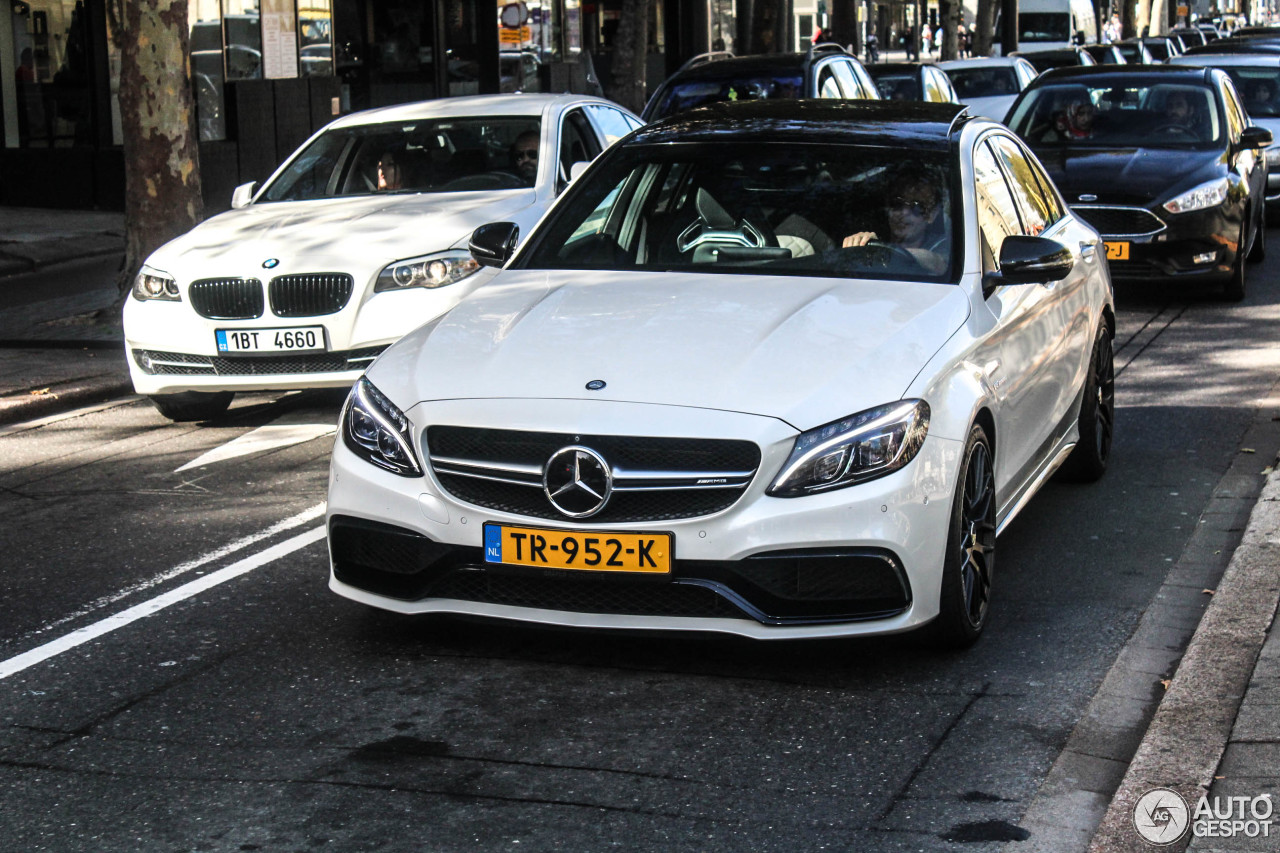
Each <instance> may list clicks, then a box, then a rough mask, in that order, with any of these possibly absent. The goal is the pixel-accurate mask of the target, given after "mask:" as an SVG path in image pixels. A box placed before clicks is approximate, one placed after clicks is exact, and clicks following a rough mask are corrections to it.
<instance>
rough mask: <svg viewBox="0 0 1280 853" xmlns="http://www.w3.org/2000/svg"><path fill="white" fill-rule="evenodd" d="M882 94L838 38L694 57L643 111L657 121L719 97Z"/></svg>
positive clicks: (872, 97)
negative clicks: (792, 48) (787, 48)
mask: <svg viewBox="0 0 1280 853" xmlns="http://www.w3.org/2000/svg"><path fill="white" fill-rule="evenodd" d="M879 97H880V94H879V91H878V90H877V89H876V84H875V83H874V82H872V80H871V78H870V77H868V76H867V71H866V69H865V68H864V67H863V65H862V63H861V62H859V61H858V58H857V57H855V56H853V55H852V54H850V53H848V52H847V51H846V50H845V49H844V48H843V47H841V46H840V45H838V44H817V45H814V46H813V47H811V48H809V50H808V51H807V52H805V53H775V54H768V55H762V56H739V57H726V56H724V55H723V54H722V53H721V54H709V55H706V56H704V57H694V59H693V60H690V61H689V62H687V63H685V65H684V66H683V67H682V68H680V70H678V71H677V72H676V73H675V74H672V75H671V76H670V77H668V78H667V80H666V81H665V82H664V83H663V84H662V85H661V86H659V87H658V89H657V91H655V92H654V93H653V96H652V97H651V98H649V103H648V104H646V105H645V108H644V112H643V113H641V115H643V116H644V120H645V121H655V120H657V119H660V118H666V117H667V116H670V115H675V114H676V113H678V112H683V111H684V110H690V109H693V108H694V107H700V106H704V105H706V104H714V103H717V102H719V101H758V100H774V99H778V98H785V99H795V98H854V99H860V100H876V99H878V98H879Z"/></svg>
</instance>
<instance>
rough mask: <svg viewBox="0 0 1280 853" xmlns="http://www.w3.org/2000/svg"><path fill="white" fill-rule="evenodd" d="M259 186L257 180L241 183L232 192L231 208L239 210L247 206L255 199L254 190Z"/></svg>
mask: <svg viewBox="0 0 1280 853" xmlns="http://www.w3.org/2000/svg"><path fill="white" fill-rule="evenodd" d="M257 188H258V182H257V181H250V182H249V183H247V184H241V185H240V186H238V187H236V188H235V190H234V191H232V193H231V209H232V210H239V209H240V208H242V207H247V206H248V204H249V202H251V201H253V191H254V190H256V189H257Z"/></svg>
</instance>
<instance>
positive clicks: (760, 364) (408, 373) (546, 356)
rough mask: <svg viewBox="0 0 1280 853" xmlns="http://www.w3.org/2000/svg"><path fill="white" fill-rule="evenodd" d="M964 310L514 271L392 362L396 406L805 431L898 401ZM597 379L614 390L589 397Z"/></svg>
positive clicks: (909, 292) (637, 275) (664, 276)
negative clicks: (708, 414) (647, 409)
mask: <svg viewBox="0 0 1280 853" xmlns="http://www.w3.org/2000/svg"><path fill="white" fill-rule="evenodd" d="M968 314H969V301H968V298H967V296H966V295H965V292H964V291H963V290H962V289H961V288H959V287H957V286H955V285H943V284H923V283H909V282H886V281H880V282H876V281H859V280H846V279H826V278H806V277H766V276H751V275H706V274H684V273H652V272H628V273H619V272H608V273H601V272H594V271H571V272H566V271H554V272H546V271H533V270H521V271H508V272H505V273H503V274H501V275H499V276H498V277H497V278H496V279H494V281H492V282H490V283H489V284H486V285H484V286H482V287H480V288H479V289H477V290H476V291H475V292H474V293H472V294H471V295H470V296H469V297H468V298H466V299H464V300H463V301H462V302H461V303H460V304H459V305H458V306H457V307H456V308H454V309H453V310H452V311H450V312H449V313H448V314H446V315H444V316H443V317H442V318H440V319H439V320H437V321H435V322H432V323H429V324H427V325H426V326H423V327H421V328H419V329H417V330H415V331H413V332H411V333H409V335H407V336H406V337H405V338H404V339H403V340H402V341H401V342H400V343H399V344H397V345H396V346H393V347H392V348H391V349H389V350H387V352H386V353H384V354H383V356H382V358H381V359H379V360H378V361H377V362H376V363H375V364H374V366H373V367H372V368H371V369H370V371H369V378H370V379H371V381H373V382H374V383H375V384H376V385H378V386H379V387H380V388H382V390H383V391H384V392H385V393H387V394H388V395H389V396H390V397H391V398H392V399H394V400H396V401H397V402H398V403H399V404H400V405H401V406H402V407H404V408H408V407H410V406H412V405H415V404H416V403H418V402H422V401H429V400H446V399H460V398H539V399H546V398H553V399H584V400H611V401H627V402H640V403H651V404H659V405H671V406H688V407H697V408H706V409H717V410H723V411H735V412H745V413H749V414H756V415H766V416H771V417H777V418H780V419H782V420H784V421H786V422H788V423H790V424H791V425H793V426H795V427H797V428H799V429H807V428H810V427H812V426H815V425H818V424H822V423H826V422H828V421H832V420H836V419H838V418H841V417H844V416H845V415H848V414H851V413H854V412H857V411H861V410H862V409H865V408H869V407H871V406H875V405H880V404H882V403H886V402H892V401H894V400H898V399H901V397H902V395H903V394H904V393H905V392H906V389H907V388H908V386H909V385H910V384H911V382H912V380H913V379H915V377H916V376H917V374H918V373H919V372H920V370H921V369H922V368H923V367H924V365H925V363H926V362H927V361H928V360H929V358H930V357H931V356H933V355H934V353H935V352H937V350H938V349H939V347H941V346H942V344H943V343H944V342H945V341H946V340H947V339H948V338H949V337H950V336H951V335H952V334H954V333H955V331H956V330H957V329H958V328H959V327H960V326H961V324H962V323H963V322H964V321H965V319H966V317H967V316H968ZM592 380H601V381H603V382H605V383H606V385H605V388H604V389H602V390H599V391H588V390H586V387H585V386H586V385H587V383H588V382H591V381H592Z"/></svg>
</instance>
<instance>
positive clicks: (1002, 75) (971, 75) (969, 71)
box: [947, 66, 1018, 98]
mask: <svg viewBox="0 0 1280 853" xmlns="http://www.w3.org/2000/svg"><path fill="white" fill-rule="evenodd" d="M947 76H948V77H950V78H951V85H953V86H955V87H956V94H957V95H959V96H960V97H961V98H995V97H999V96H1001V95H1016V94H1018V79H1017V77H1016V76H1015V75H1014V73H1013V69H1012V68H1010V67H1008V66H994V67H991V68H956V69H954V70H953V69H947Z"/></svg>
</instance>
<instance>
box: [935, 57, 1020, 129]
mask: <svg viewBox="0 0 1280 853" xmlns="http://www.w3.org/2000/svg"><path fill="white" fill-rule="evenodd" d="M938 67H939V68H941V69H942V70H943V71H944V72H945V73H946V75H947V76H948V77H950V78H951V84H952V86H954V87H955V90H956V95H957V96H958V97H959V98H960V103H962V104H967V105H968V107H969V112H970V113H972V114H974V115H981V116H986V117H987V118H992V119H995V120H996V121H1004V117H1005V114H1006V113H1008V112H1009V107H1011V106H1013V102H1014V100H1016V99H1017V97H1018V93H1019V92H1021V91H1022V90H1023V89H1025V88H1027V86H1029V85H1031V81H1032V80H1034V79H1035V78H1036V74H1038V73H1039V72H1037V71H1036V69H1035V66H1034V65H1032V64H1031V63H1030V62H1027V61H1026V60H1025V59H1023V58H1022V57H1020V56H993V57H986V58H982V59H954V60H951V61H949V62H939V63H938Z"/></svg>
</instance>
